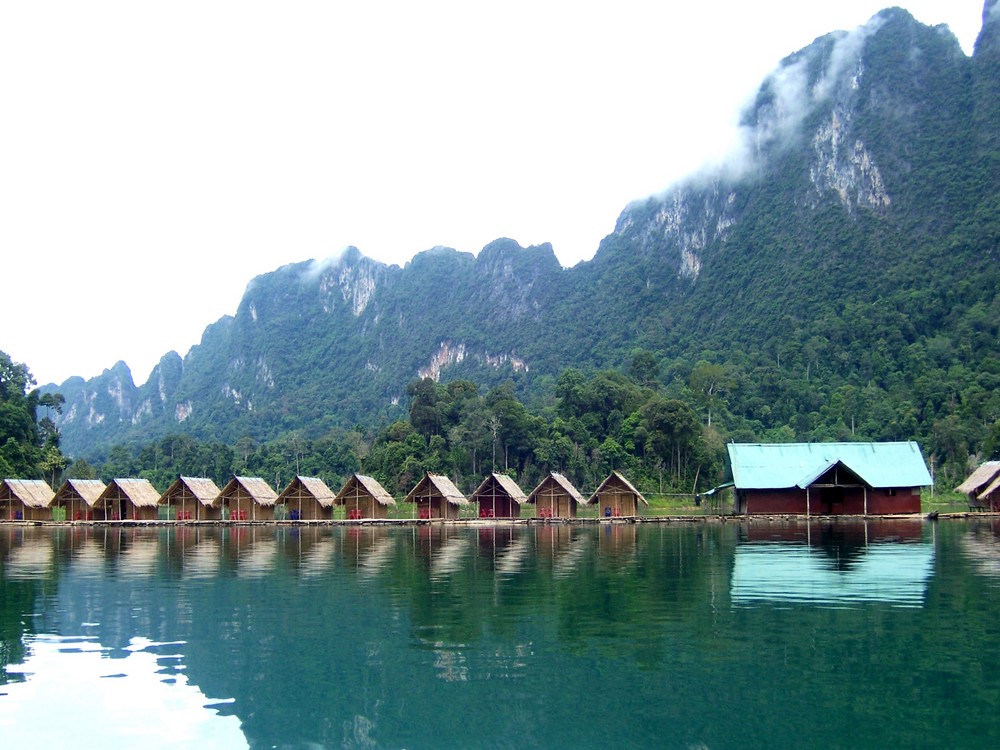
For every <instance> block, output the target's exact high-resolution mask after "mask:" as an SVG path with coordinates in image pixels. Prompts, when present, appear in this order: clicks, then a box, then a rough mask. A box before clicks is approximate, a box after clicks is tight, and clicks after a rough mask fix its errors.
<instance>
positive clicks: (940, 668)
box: [0, 519, 1000, 750]
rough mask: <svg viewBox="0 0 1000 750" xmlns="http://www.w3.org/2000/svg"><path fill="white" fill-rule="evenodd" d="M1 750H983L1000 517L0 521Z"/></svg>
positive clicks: (997, 713)
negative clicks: (543, 522) (46, 525)
mask: <svg viewBox="0 0 1000 750" xmlns="http://www.w3.org/2000/svg"><path fill="white" fill-rule="evenodd" d="M0 566H2V568H0V569H2V577H0V737H3V745H4V746H9V747H67V746H74V747H103V748H118V747H141V748H155V747H184V746H188V747H226V748H229V747H233V748H238V747H253V748H270V747H301V748H328V747H329V748H333V747H346V748H465V747H473V748H475V747H484V748H486V747H489V748H507V747H510V748H519V749H521V748H526V747H541V748H605V747H609V746H610V747H615V748H630V747H643V748H645V747H662V748H684V749H685V750H716V749H719V748H886V747H904V746H905V747H942V748H944V747H947V748H992V747H1000V521H990V520H988V519H983V520H978V521H969V522H962V521H949V522H940V523H925V522H920V521H910V520H900V521H892V522H879V523H874V522H870V523H868V524H863V523H840V524H835V525H823V524H817V523H813V524H811V525H807V524H804V523H800V524H794V525H787V524H785V525H782V524H778V523H774V524H755V525H749V526H748V525H745V524H737V523H726V524H697V525H690V526H677V525H661V524H649V525H639V526H636V525H604V526H595V525H587V526H530V527H528V526H518V527H499V528H478V529H477V528H455V527H448V528H444V527H434V528H431V527H428V526H421V527H411V528H405V529H387V528H343V527H339V528H323V529H315V528H310V529H296V528H291V527H281V528H235V529H228V530H220V529H208V530H201V529H193V528H176V529H117V528H116V529H82V528H80V529H70V528H66V529H59V530H47V529H34V528H31V529H15V528H11V527H6V528H0Z"/></svg>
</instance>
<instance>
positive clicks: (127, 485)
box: [94, 479, 160, 508]
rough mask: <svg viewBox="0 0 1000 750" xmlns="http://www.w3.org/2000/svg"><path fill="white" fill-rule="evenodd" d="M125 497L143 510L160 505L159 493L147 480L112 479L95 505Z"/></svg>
mask: <svg viewBox="0 0 1000 750" xmlns="http://www.w3.org/2000/svg"><path fill="white" fill-rule="evenodd" d="M122 497H125V498H127V499H128V501H129V502H130V503H132V505H134V506H135V507H137V508H145V507H149V506H156V505H159V504H160V493H159V492H157V491H156V488H155V487H154V486H153V485H152V484H150V482H149V480H148V479H112V480H111V484H109V485H108V486H107V487H105V488H104V492H102V493H101V494H100V496H99V497H98V498H97V500H96V501H95V503H94V504H95V505H96V504H97V503H99V502H101V501H104V500H114V499H119V498H122Z"/></svg>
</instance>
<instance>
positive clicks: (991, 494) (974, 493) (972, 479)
mask: <svg viewBox="0 0 1000 750" xmlns="http://www.w3.org/2000/svg"><path fill="white" fill-rule="evenodd" d="M998 480H1000V461H987V462H986V463H984V464H981V465H980V466H979V468H977V469H976V470H975V471H974V472H972V474H970V475H969V478H968V479H966V480H965V481H964V482H962V483H961V484H960V485H958V487H956V488H955V492H961V493H962V494H963V495H968V497H969V508H972V509H984V508H989V509H990V510H1000V481H998Z"/></svg>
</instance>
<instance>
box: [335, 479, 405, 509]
mask: <svg viewBox="0 0 1000 750" xmlns="http://www.w3.org/2000/svg"><path fill="white" fill-rule="evenodd" d="M358 488H360V489H362V490H364V491H365V493H366V494H368V495H370V496H371V497H373V498H374V499H375V500H376V501H377V502H379V503H381V504H382V505H395V504H396V500H395V499H394V498H393V496H392V495H390V494H389V493H388V492H387V491H386V489H385V487H383V486H382V485H381V484H380V483H379V481H378V480H377V479H375V478H374V477H368V476H365V475H364V474H353V475H351V476H350V477H349V478H348V480H347V481H346V482H344V486H343V487H342V488H341V490H340V492H338V493H337V497H335V498H334V500H333V501H334V502H335V503H336V504H337V505H344V504H346V503H347V497H348V495H350V493H352V492H356V491H357V490H358Z"/></svg>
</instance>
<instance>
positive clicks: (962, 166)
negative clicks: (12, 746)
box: [59, 0, 1000, 454]
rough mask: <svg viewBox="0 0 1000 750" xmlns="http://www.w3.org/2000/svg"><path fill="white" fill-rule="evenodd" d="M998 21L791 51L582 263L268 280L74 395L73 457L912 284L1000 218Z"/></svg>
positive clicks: (830, 39) (323, 412)
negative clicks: (728, 124) (721, 148)
mask: <svg viewBox="0 0 1000 750" xmlns="http://www.w3.org/2000/svg"><path fill="white" fill-rule="evenodd" d="M998 8H1000V0H988V1H987V3H986V6H985V8H984V16H983V17H984V26H983V32H982V34H981V36H980V38H979V41H978V43H977V47H976V54H975V56H974V57H973V58H971V59H970V58H968V57H966V56H965V55H964V54H963V53H962V51H961V49H960V47H959V45H958V42H957V41H956V40H955V38H954V37H953V36H952V35H951V34H950V33H949V32H947V30H945V29H942V28H929V27H926V26H923V25H921V24H919V23H917V22H916V21H915V20H914V19H913V18H912V17H911V16H909V14H907V13H906V12H905V11H902V10H900V9H890V10H887V11H884V12H882V13H880V14H879V15H877V16H876V17H875V18H873V19H872V21H871V22H869V23H868V24H866V25H865V26H864V27H862V28H859V29H856V30H853V31H850V32H838V33H834V34H830V35H827V36H825V37H822V38H820V39H818V40H817V41H816V42H814V43H813V44H812V45H810V46H809V47H807V48H805V49H803V50H801V51H799V52H797V53H795V54H793V55H791V56H789V57H788V58H786V59H785V60H784V61H783V62H782V63H781V65H780V66H779V68H778V70H776V71H775V72H774V73H773V74H772V75H771V76H770V77H769V78H768V79H767V80H766V81H765V82H764V83H763V84H762V86H761V88H760V91H759V94H758V96H757V98H756V100H755V102H754V103H753V105H752V106H751V107H750V108H749V109H748V111H747V112H746V115H745V118H744V121H743V133H744V138H743V142H742V148H741V150H740V151H739V152H738V153H737V154H734V156H733V158H732V159H731V160H730V161H729V162H728V163H727V164H725V165H724V166H723V167H720V168H718V169H715V170H713V171H711V172H708V173H705V174H701V175H697V176H695V177H692V178H691V179H689V180H687V181H684V182H683V183H681V184H679V185H676V186H675V187H673V188H672V189H670V190H669V191H668V192H666V193H664V194H663V195H661V196H657V197H654V198H650V199H647V200H642V201H637V202H635V203H633V204H631V205H629V206H628V207H626V209H625V210H624V211H623V212H622V214H621V216H620V217H619V219H618V222H617V225H616V227H615V231H614V232H613V233H612V234H611V235H609V236H608V237H607V238H606V239H605V240H604V241H603V242H602V243H601V247H600V248H599V250H598V252H597V254H596V256H595V258H594V260H593V261H591V262H589V263H583V264H580V265H579V266H577V267H575V268H573V269H562V268H560V266H559V264H558V262H557V261H556V258H555V256H554V254H553V253H552V248H551V247H549V246H547V245H543V246H540V247H532V248H522V247H520V246H519V245H518V244H517V243H516V242H513V241H512V240H497V241H496V242H494V243H491V244H490V245H488V246H487V247H485V248H484V249H483V250H482V251H481V252H480V253H479V255H478V256H472V255H470V254H467V253H459V252H456V251H454V250H450V249H447V248H435V249H433V250H429V251H427V252H424V253H421V254H419V255H418V256H416V257H415V258H414V259H413V260H412V261H411V262H410V263H408V264H407V265H406V266H405V267H404V268H399V267H396V266H386V265H384V264H381V263H378V262H376V261H373V260H371V259H368V258H365V257H364V256H363V255H362V254H361V253H359V252H358V251H357V250H355V249H353V248H352V249H348V250H347V251H345V252H344V253H343V254H342V255H340V256H339V257H337V258H335V259H331V260H328V261H325V262H322V263H317V262H309V263H301V264H294V265H290V266H286V267H284V268H281V269H278V270H277V271H275V272H273V273H271V274H266V275H264V276H261V277H259V278H257V279H254V280H253V281H252V282H251V284H250V285H249V286H248V288H247V291H246V294H245V296H244V298H243V300H242V302H241V304H240V307H239V309H238V311H237V313H236V315H235V316H234V317H232V318H224V319H222V320H220V321H218V322H216V323H214V324H212V325H211V326H209V327H208V328H207V329H206V331H205V334H204V336H203V338H202V341H201V343H200V344H199V345H198V346H196V347H194V348H192V350H191V351H190V352H189V353H188V355H187V356H186V357H184V359H183V360H181V358H180V357H179V356H178V355H176V354H174V353H171V354H169V355H167V356H165V357H164V359H163V361H161V363H160V365H159V366H158V367H157V368H156V370H154V372H153V374H152V376H151V378H150V380H149V382H148V383H146V384H145V385H143V386H142V387H140V388H137V387H136V386H135V385H134V383H133V382H132V379H131V375H130V374H129V372H128V369H127V367H125V366H124V364H122V363H119V364H118V365H116V366H115V367H114V368H112V369H111V370H109V371H107V372H105V373H104V374H103V375H102V376H100V377H98V378H95V379H93V380H91V381H89V382H84V381H82V380H80V379H78V378H76V379H72V380H70V381H67V382H66V383H64V384H63V385H62V386H60V390H61V391H62V392H63V394H64V395H65V396H66V399H67V405H66V409H65V413H64V415H63V417H62V420H61V422H60V425H59V426H60V428H61V429H62V431H63V435H64V443H63V444H64V447H65V448H66V449H67V450H68V452H70V453H74V454H75V453H83V454H87V453H94V452H99V451H100V446H102V445H105V446H106V445H108V444H109V443H113V442H115V441H120V440H122V439H125V438H145V437H153V436H156V435H162V434H165V433H168V432H170V431H176V430H181V429H182V430H185V431H189V432H191V433H192V434H195V435H196V436H199V437H202V438H212V439H221V440H229V441H233V440H235V439H237V438H238V437H240V436H242V435H244V434H249V435H252V436H253V437H255V438H257V439H267V438H269V437H273V436H275V435H278V434H281V433H283V432H287V431H288V430H293V429H298V430H305V431H307V432H308V431H312V432H321V431H322V430H325V429H329V427H331V426H334V425H352V424H355V423H358V422H361V423H369V424H370V423H373V422H375V421H377V420H379V419H389V418H392V417H393V416H395V415H398V414H400V413H402V411H401V410H402V406H401V404H402V402H403V399H404V398H405V389H406V384H407V382H408V381H409V380H411V379H412V378H415V377H424V376H426V377H432V378H435V379H438V378H442V379H445V378H453V377H470V378H474V379H476V380H479V381H480V382H482V383H484V384H490V383H494V382H498V381H499V380H500V379H502V378H504V377H515V378H517V379H519V380H530V379H532V378H535V377H537V376H545V375H554V374H558V373H559V372H560V371H561V370H562V369H564V368H565V367H567V366H583V367H586V366H612V365H616V364H620V363H621V361H622V359H623V357H624V356H626V353H627V352H629V351H630V350H631V349H632V348H634V347H636V346H642V347H646V348H648V349H650V350H653V351H659V352H661V353H663V354H664V356H677V355H678V354H680V353H681V352H680V351H679V347H682V346H686V345H687V344H684V343H683V342H685V341H690V340H692V339H693V340H696V341H697V342H698V346H699V347H701V348H709V347H711V346H716V347H719V348H720V349H721V348H724V347H728V346H734V345H738V346H750V345H753V342H754V341H756V340H760V339H761V338H763V337H765V336H774V335H776V334H777V335H779V336H780V335H781V332H782V330H784V328H785V327H787V329H788V332H789V334H791V333H792V332H793V331H794V327H795V326H801V325H802V324H803V322H808V321H809V320H810V319H811V317H812V316H815V314H816V309H817V305H818V304H819V303H820V302H823V301H824V300H826V301H827V302H828V301H829V300H830V299H836V300H849V299H855V298H857V299H877V298H878V297H879V296H880V295H884V294H887V293H889V292H890V291H891V284H893V283H899V282H898V281H892V280H890V278H889V277H890V274H885V273H883V274H875V273H872V269H875V268H880V269H895V268H904V267H905V266H906V264H907V263H910V262H915V261H911V260H909V259H910V258H911V256H912V257H913V258H917V257H921V252H924V251H922V250H921V248H926V247H930V246H931V244H932V243H935V242H940V241H941V240H942V238H946V237H948V236H949V233H950V232H953V231H956V228H960V227H962V226H967V225H968V223H969V221H971V219H970V218H969V217H970V216H995V215H996V213H997V211H1000V202H998V201H997V198H996V190H997V188H998V179H1000V178H998V174H1000V168H998V167H997V164H998V160H1000V156H998V143H997V138H998V137H1000V136H998V130H997V128H996V122H997V117H998V116H1000V111H998V102H1000V96H998V94H1000V91H998V87H1000V41H998V38H1000V31H998V29H1000V10H998ZM984 185H991V186H992V188H990V189H988V188H985V187H983V186H984ZM969 195H980V196H982V204H981V205H970V203H969V198H968V196H969ZM963 222H964V224H963ZM928 253H929V251H926V252H924V255H927V254H928ZM928 262H929V261H928ZM935 262H939V259H938V261H935ZM954 262H955V263H958V264H961V262H962V261H961V259H960V258H957V257H956V258H955V259H954ZM892 275H893V276H894V277H898V278H904V277H905V278H906V279H911V278H912V279H920V278H922V275H924V276H925V275H926V270H925V269H921V270H915V271H913V272H912V273H911V272H908V271H907V272H905V273H902V272H900V273H894V274H892ZM913 283H922V282H913ZM699 350H700V349H699Z"/></svg>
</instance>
